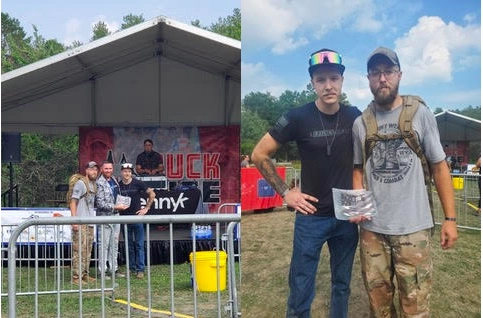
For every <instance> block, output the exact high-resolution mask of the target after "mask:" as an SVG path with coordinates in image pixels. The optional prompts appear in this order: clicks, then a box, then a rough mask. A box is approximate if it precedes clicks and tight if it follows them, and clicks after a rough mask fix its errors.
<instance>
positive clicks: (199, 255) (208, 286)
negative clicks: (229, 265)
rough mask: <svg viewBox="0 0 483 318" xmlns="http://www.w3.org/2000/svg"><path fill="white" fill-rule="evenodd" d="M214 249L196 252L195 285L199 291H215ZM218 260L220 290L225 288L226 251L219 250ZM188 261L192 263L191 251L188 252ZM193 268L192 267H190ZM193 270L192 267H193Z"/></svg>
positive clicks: (216, 289)
mask: <svg viewBox="0 0 483 318" xmlns="http://www.w3.org/2000/svg"><path fill="white" fill-rule="evenodd" d="M216 253H217V252H216V251H202V252H196V260H195V261H196V273H195V279H196V285H197V286H198V290H199V291H202V292H204V291H206V292H216V291H218V288H217V281H216V273H217V271H216ZM219 257H220V258H219V260H220V291H221V290H225V289H226V253H225V252H224V251H219ZM190 262H191V264H193V253H190ZM192 268H193V267H192ZM193 272H194V269H193Z"/></svg>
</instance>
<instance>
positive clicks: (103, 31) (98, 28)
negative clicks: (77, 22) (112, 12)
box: [91, 21, 111, 41]
mask: <svg viewBox="0 0 483 318" xmlns="http://www.w3.org/2000/svg"><path fill="white" fill-rule="evenodd" d="M92 33H93V35H92V38H91V41H95V40H98V39H100V38H103V37H105V36H108V35H109V34H111V31H109V28H108V27H107V24H106V23H105V22H104V21H99V22H97V23H96V24H94V26H93V27H92Z"/></svg>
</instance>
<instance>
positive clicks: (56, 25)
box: [1, 0, 241, 45]
mask: <svg viewBox="0 0 483 318" xmlns="http://www.w3.org/2000/svg"><path fill="white" fill-rule="evenodd" d="M206 3H209V5H206ZM240 6H241V4H240V0H210V1H197V0H177V1H173V0H137V1H134V0H129V1H128V0H117V1H113V0H98V1H93V0H82V1H66V0H47V1H37V0H3V1H2V2H1V9H2V12H4V13H8V14H9V15H10V16H11V17H13V18H16V19H18V20H19V21H20V24H21V26H22V27H23V28H24V30H25V31H26V32H27V34H29V35H32V34H33V27H32V25H35V26H36V27H37V29H38V32H39V34H40V35H42V36H43V37H44V38H46V39H56V40H57V41H59V42H61V43H64V44H66V45H70V44H72V42H73V41H76V40H77V41H80V42H82V43H88V42H89V39H90V38H91V37H92V26H93V25H94V24H96V23H97V22H99V21H104V22H105V23H106V24H107V25H108V28H109V30H111V31H116V30H118V29H120V28H121V24H122V22H123V21H122V18H123V17H124V16H126V15H128V14H134V15H140V14H142V15H143V17H144V19H145V20H149V19H151V18H154V17H157V16H165V17H168V18H171V19H174V20H177V21H179V22H183V23H187V24H190V23H191V21H194V20H197V19H198V20H200V22H201V25H203V26H209V25H211V24H212V23H215V22H217V21H218V18H224V17H226V16H228V15H231V14H233V9H235V8H240Z"/></svg>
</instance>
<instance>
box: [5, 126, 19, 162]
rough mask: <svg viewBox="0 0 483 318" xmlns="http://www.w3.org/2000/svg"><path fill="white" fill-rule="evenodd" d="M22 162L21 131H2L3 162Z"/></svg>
mask: <svg viewBox="0 0 483 318" xmlns="http://www.w3.org/2000/svg"><path fill="white" fill-rule="evenodd" d="M9 162H13V163H18V162H20V133H3V132H2V163H9Z"/></svg>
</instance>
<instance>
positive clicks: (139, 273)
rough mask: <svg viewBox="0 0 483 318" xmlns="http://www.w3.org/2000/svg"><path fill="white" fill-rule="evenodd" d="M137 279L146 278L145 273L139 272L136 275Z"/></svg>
mask: <svg viewBox="0 0 483 318" xmlns="http://www.w3.org/2000/svg"><path fill="white" fill-rule="evenodd" d="M136 278H139V279H142V278H144V272H138V273H137V274H136Z"/></svg>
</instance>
